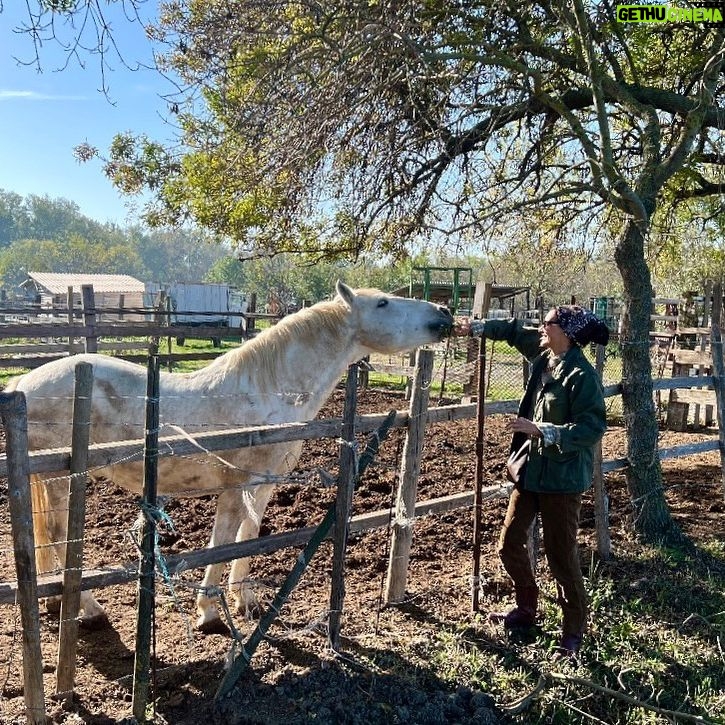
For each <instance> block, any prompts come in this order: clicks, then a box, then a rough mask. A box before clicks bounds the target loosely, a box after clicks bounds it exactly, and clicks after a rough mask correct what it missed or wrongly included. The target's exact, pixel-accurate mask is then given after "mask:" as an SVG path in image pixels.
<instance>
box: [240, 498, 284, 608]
mask: <svg viewBox="0 0 725 725" xmlns="http://www.w3.org/2000/svg"><path fill="white" fill-rule="evenodd" d="M273 492H274V485H272V484H263V485H262V484H258V485H256V486H254V487H253V488H251V489H250V492H249V493H248V494H247V496H246V498H245V500H246V501H247V502H248V505H247V506H245V507H244V510H243V511H242V519H241V524H240V525H239V530H238V531H237V539H236V540H237V541H248V540H249V539H255V538H257V536H259V527H260V525H261V523H262V516H264V511H265V509H266V508H267V504H268V503H269V499H270V498H271V497H272V493H273ZM249 561H250V560H249V557H245V558H243V559H235V560H234V561H233V562H232V571H231V574H230V576H229V592H230V594H231V595H232V597H234V600H235V601H236V609H237V612H241V613H243V614H244V615H245V616H249V615H252V614H256V613H258V611H259V600H258V597H257V593H256V592H255V590H254V587H253V586H252V583H251V581H250V580H249Z"/></svg>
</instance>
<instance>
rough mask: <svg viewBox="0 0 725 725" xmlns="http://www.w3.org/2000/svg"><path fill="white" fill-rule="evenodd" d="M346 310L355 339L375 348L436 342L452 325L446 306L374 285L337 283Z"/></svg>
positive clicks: (388, 350) (399, 348) (389, 350)
mask: <svg viewBox="0 0 725 725" xmlns="http://www.w3.org/2000/svg"><path fill="white" fill-rule="evenodd" d="M337 294H338V299H339V300H341V301H342V303H343V304H345V305H346V306H347V307H348V308H349V310H350V315H349V319H350V320H351V323H350V324H351V325H352V326H353V327H354V328H355V337H356V340H357V341H358V342H359V343H360V344H361V345H363V346H365V347H367V348H370V350H374V351H376V352H383V353H394V352H401V351H404V350H412V349H413V348H416V347H420V346H421V345H427V344H429V343H431V342H439V341H440V340H441V339H442V338H443V337H444V336H445V335H447V334H449V333H450V331H451V329H452V327H453V316H452V315H451V313H450V311H449V309H448V308H447V307H442V306H441V305H434V304H433V303H431V302H425V301H423V300H411V299H406V298H404V297H396V296H395V295H389V294H386V293H385V292H381V291H380V290H376V289H359V290H353V289H351V288H350V287H348V286H347V285H346V284H344V283H343V282H338V283H337Z"/></svg>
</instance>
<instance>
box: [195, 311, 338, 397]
mask: <svg viewBox="0 0 725 725" xmlns="http://www.w3.org/2000/svg"><path fill="white" fill-rule="evenodd" d="M347 313H348V310H347V308H346V306H345V305H343V304H341V303H340V301H339V300H328V301H324V302H318V303H317V304H315V305H312V307H305V308H303V309H301V310H299V311H298V312H295V313H294V314H291V315H288V316H287V317H284V318H282V319H281V320H280V321H279V322H278V323H277V324H276V325H273V326H272V327H269V328H268V329H266V330H263V331H262V332H260V333H259V334H258V335H257V336H256V337H254V338H252V339H251V340H248V341H247V342H245V343H243V344H242V345H241V346H240V347H238V348H236V349H235V350H231V351H229V352H228V353H226V354H225V355H222V356H221V357H218V358H217V359H216V360H215V361H214V362H213V363H211V364H210V365H208V366H207V367H206V368H204V370H207V371H209V372H210V373H212V372H213V371H214V369H215V368H216V367H220V366H221V367H223V369H224V370H225V371H226V372H232V371H237V372H238V373H240V372H242V371H246V372H247V373H250V372H251V371H253V372H254V374H255V376H259V375H261V376H262V380H259V382H260V383H262V382H263V384H264V385H265V386H269V387H268V388H267V389H270V390H271V389H275V388H277V387H278V385H279V384H280V381H279V380H277V379H275V378H276V376H275V373H276V372H277V371H278V367H279V358H280V351H281V350H283V349H284V348H286V347H287V346H288V345H290V344H291V343H292V342H294V341H300V340H317V339H325V340H327V341H332V340H340V339H341V337H342V335H343V333H344V331H345V329H346V321H347Z"/></svg>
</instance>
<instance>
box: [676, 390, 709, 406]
mask: <svg viewBox="0 0 725 725" xmlns="http://www.w3.org/2000/svg"><path fill="white" fill-rule="evenodd" d="M670 403H687V404H689V405H715V403H716V400H715V391H714V390H673V391H672V392H671V393H670Z"/></svg>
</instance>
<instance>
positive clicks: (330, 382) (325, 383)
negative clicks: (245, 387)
mask: <svg viewBox="0 0 725 725" xmlns="http://www.w3.org/2000/svg"><path fill="white" fill-rule="evenodd" d="M366 353H367V351H366V350H364V349H362V348H360V346H359V345H357V344H355V343H354V342H353V340H352V339H351V337H345V338H337V339H331V338H328V337H326V336H320V337H318V338H315V339H314V340H295V341H293V342H292V343H291V344H290V345H289V346H288V347H287V348H286V349H285V350H284V352H283V353H282V354H280V356H279V357H278V362H277V365H278V367H277V370H276V374H275V378H276V379H277V381H278V385H279V387H280V388H282V387H284V388H286V391H285V392H291V393H300V394H301V395H302V396H304V397H305V398H307V399H308V401H309V402H308V404H307V405H305V407H307V408H308V409H309V410H308V413H310V414H312V415H314V414H315V413H317V411H318V410H319V409H320V408H321V407H322V406H323V405H324V403H325V401H326V400H327V398H328V397H329V396H330V394H331V393H332V391H333V390H334V388H335V386H336V385H337V384H338V382H339V381H340V378H341V377H342V375H343V374H344V373H345V371H346V370H347V368H348V366H349V365H350V364H351V363H353V362H355V361H356V360H359V359H360V358H362V357H363V356H364V355H365V354H366Z"/></svg>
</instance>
